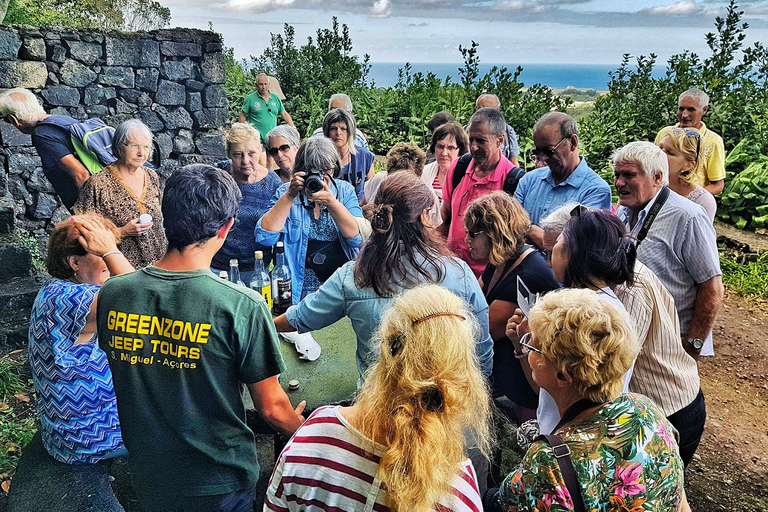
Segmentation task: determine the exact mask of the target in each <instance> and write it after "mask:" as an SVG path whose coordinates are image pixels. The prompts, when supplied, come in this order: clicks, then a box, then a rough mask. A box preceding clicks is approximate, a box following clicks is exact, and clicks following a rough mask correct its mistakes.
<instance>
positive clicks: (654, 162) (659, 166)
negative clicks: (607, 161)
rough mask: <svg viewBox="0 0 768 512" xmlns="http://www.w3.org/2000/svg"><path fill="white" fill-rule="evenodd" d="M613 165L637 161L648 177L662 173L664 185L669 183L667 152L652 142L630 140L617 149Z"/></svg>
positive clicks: (612, 156)
mask: <svg viewBox="0 0 768 512" xmlns="http://www.w3.org/2000/svg"><path fill="white" fill-rule="evenodd" d="M611 159H612V160H613V167H614V168H615V167H616V164H619V163H636V164H637V165H638V166H640V169H642V171H643V172H644V173H645V175H646V176H648V177H653V176H655V175H657V174H661V184H662V186H666V185H669V161H668V160H667V154H666V153H664V151H662V150H661V148H660V147H659V146H657V145H656V144H653V143H651V142H646V141H637V142H630V143H629V144H627V145H626V146H624V147H623V148H619V149H617V150H616V151H615V152H614V153H613V155H611Z"/></svg>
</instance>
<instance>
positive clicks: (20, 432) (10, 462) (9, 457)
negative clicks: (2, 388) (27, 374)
mask: <svg viewBox="0 0 768 512" xmlns="http://www.w3.org/2000/svg"><path fill="white" fill-rule="evenodd" d="M36 431H37V426H36V425H35V419H34V417H33V416H32V417H30V416H28V415H24V414H17V413H16V412H15V411H14V410H13V409H11V408H10V407H8V406H6V407H5V408H3V409H0V474H3V473H9V472H12V471H14V470H15V469H16V464H18V462H19V458H20V457H21V450H22V448H23V447H24V446H26V445H28V444H29V443H30V442H31V441H32V438H33V437H34V436H35V432H36Z"/></svg>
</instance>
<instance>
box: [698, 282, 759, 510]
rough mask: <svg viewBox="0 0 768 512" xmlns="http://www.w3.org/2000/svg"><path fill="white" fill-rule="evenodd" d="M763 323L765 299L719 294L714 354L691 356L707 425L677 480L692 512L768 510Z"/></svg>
mask: <svg viewBox="0 0 768 512" xmlns="http://www.w3.org/2000/svg"><path fill="white" fill-rule="evenodd" d="M766 330H768V303H766V302H756V301H754V300H751V299H745V298H742V297H738V296H734V295H729V296H726V299H725V305H724V306H723V309H722V310H721V311H720V314H719V316H718V318H717V324H716V327H715V330H714V340H715V353H716V357H708V358H702V359H701V360H700V361H699V373H700V374H701V378H702V389H703V390H704V395H705V398H706V403H707V424H706V428H705V430H704V437H703V438H702V442H701V445H700V446H699V449H698V450H697V452H696V456H695V457H694V461H693V462H692V463H691V465H690V466H689V468H688V470H687V472H686V479H687V481H686V485H685V488H686V492H687V494H688V499H689V501H690V503H691V508H692V509H693V510H694V511H696V512H699V511H701V512H710V511H712V512H719V511H725V510H728V511H731V510H733V511H735V510H740V511H749V512H768V496H767V495H766V492H768V335H766Z"/></svg>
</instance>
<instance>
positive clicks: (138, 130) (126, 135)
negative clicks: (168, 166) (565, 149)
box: [112, 119, 152, 160]
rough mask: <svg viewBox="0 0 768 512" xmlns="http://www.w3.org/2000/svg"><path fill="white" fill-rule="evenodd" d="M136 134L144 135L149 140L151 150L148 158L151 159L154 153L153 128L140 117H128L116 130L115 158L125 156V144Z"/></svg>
mask: <svg viewBox="0 0 768 512" xmlns="http://www.w3.org/2000/svg"><path fill="white" fill-rule="evenodd" d="M136 134H139V135H143V136H145V137H146V138H147V140H149V147H150V150H149V155H147V159H149V157H150V156H151V155H152V130H150V129H149V127H148V126H147V125H145V124H144V123H142V122H141V121H139V120H138V119H128V120H127V121H125V122H123V123H122V124H121V125H120V126H118V127H117V129H116V130H115V134H114V135H113V136H112V154H113V155H115V158H117V159H118V160H120V159H122V158H123V156H124V155H125V149H124V147H125V145H127V144H128V141H129V140H130V139H131V138H132V137H133V136H135V135H136Z"/></svg>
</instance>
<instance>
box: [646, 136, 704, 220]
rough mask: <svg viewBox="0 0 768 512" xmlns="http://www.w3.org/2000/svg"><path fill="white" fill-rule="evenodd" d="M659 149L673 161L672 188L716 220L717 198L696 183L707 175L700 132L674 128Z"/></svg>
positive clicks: (671, 163)
mask: <svg viewBox="0 0 768 512" xmlns="http://www.w3.org/2000/svg"><path fill="white" fill-rule="evenodd" d="M659 147H660V148H661V149H662V151H664V153H666V154H667V161H668V162H669V188H670V189H672V190H673V191H674V192H677V193H678V194H680V195H681V196H683V197H687V198H688V199H690V200H691V201H693V202H694V203H697V204H700V205H701V206H702V208H704V209H705V210H706V211H707V214H708V215H709V218H710V219H712V220H713V221H714V220H715V214H716V213H717V203H716V202H715V196H713V195H712V194H711V193H710V192H709V191H708V190H707V189H705V188H704V187H700V186H698V185H697V184H696V183H697V181H698V180H699V179H701V177H702V176H703V175H704V158H703V157H702V155H701V135H700V134H699V132H698V131H696V130H693V129H690V128H673V129H672V130H671V131H670V132H669V135H667V136H666V137H664V138H663V139H661V141H660V142H659Z"/></svg>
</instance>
